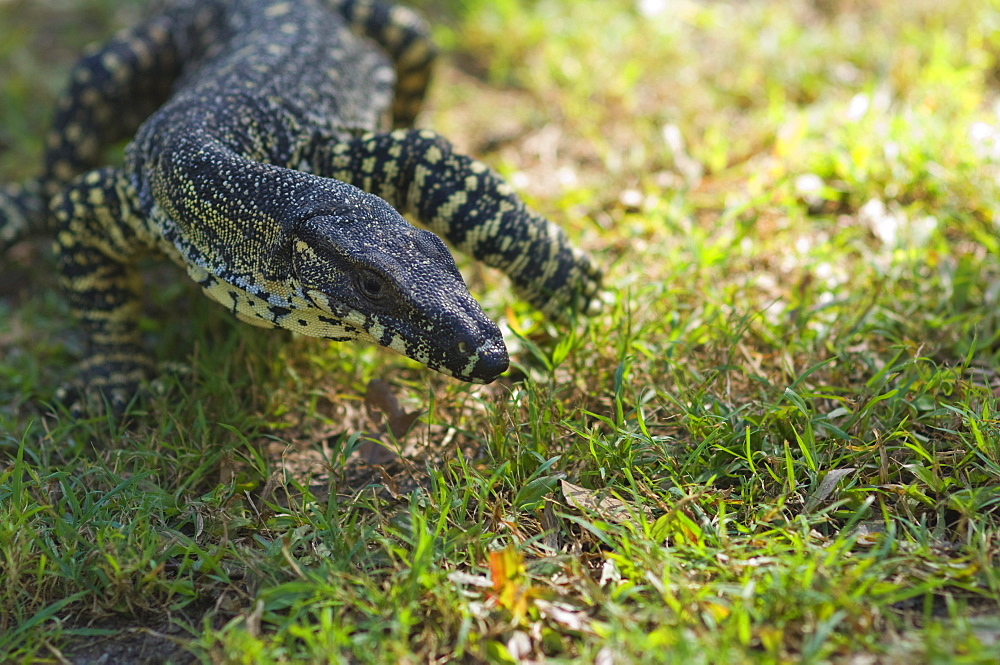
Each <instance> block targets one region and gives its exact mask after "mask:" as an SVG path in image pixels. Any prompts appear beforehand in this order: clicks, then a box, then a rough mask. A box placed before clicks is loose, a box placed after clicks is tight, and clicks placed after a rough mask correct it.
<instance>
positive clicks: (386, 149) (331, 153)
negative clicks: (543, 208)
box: [313, 130, 601, 319]
mask: <svg viewBox="0 0 1000 665" xmlns="http://www.w3.org/2000/svg"><path fill="white" fill-rule="evenodd" d="M313 167H314V168H316V169H317V172H318V173H319V174H321V175H325V176H328V177H331V178H335V179H337V180H343V181H345V182H349V183H350V184H352V185H354V186H356V187H359V188H360V189H363V190H365V191H368V192H370V193H372V194H376V195H377V196H380V197H381V198H383V199H385V200H386V201H388V202H389V203H390V204H392V205H393V206H395V207H396V208H397V209H398V210H400V211H404V212H412V213H414V214H415V215H416V217H417V218H418V219H419V220H420V221H421V223H423V224H425V225H426V226H427V227H428V228H430V229H431V230H432V231H434V232H435V233H438V234H439V235H442V236H444V237H445V238H447V239H448V240H449V241H450V242H451V243H452V244H453V245H454V246H455V247H457V248H458V249H460V250H461V251H463V252H466V253H469V254H471V255H472V256H474V257H475V258H477V259H479V260H481V261H483V262H484V263H486V264H487V265H489V266H492V267H494V268H498V269H500V270H502V271H503V272H505V273H506V274H507V275H508V276H509V277H510V278H511V280H512V281H513V283H514V286H515V288H516V289H517V290H518V292H519V293H520V294H521V295H522V296H523V297H524V299H525V300H527V301H528V302H530V303H531V304H532V305H534V306H535V307H537V308H538V309H540V310H541V311H542V312H544V313H545V314H546V315H548V316H551V317H554V318H557V319H562V318H565V317H566V316H567V315H568V314H569V313H570V312H580V313H584V314H586V313H592V312H593V311H594V310H596V309H597V308H598V306H599V303H598V300H597V294H598V291H599V290H600V281H601V271H600V270H599V269H598V268H597V266H595V265H594V263H593V262H592V261H591V260H590V258H589V257H588V256H587V255H586V254H584V253H583V252H582V251H580V250H579V249H577V248H576V247H573V246H572V245H571V244H570V242H569V239H568V238H567V237H566V234H565V233H564V232H563V230H562V229H561V228H559V227H558V226H556V225H555V224H553V223H552V222H550V221H549V220H547V219H545V218H544V217H542V216H541V215H539V214H538V213H536V212H533V211H532V210H530V209H529V208H528V207H527V206H526V205H525V204H524V202H523V201H521V199H520V198H519V197H518V196H517V195H516V194H515V193H514V192H513V190H512V189H511V187H510V185H508V184H507V183H506V182H505V181H504V180H503V179H502V178H501V177H500V176H499V175H497V174H496V173H495V172H494V171H492V170H491V169H489V168H488V167H487V166H486V165H485V164H483V163H482V162H478V161H476V160H474V159H472V158H470V157H467V156H465V155H461V154H458V153H456V152H455V151H454V150H452V147H451V144H450V143H449V142H448V141H447V140H446V139H444V138H442V137H441V136H440V135H438V134H436V133H434V132H431V131H426V130H396V131H394V132H391V133H384V134H368V135H365V136H361V137H359V138H356V139H352V140H348V141H344V142H342V143H336V144H333V145H321V146H319V148H318V149H317V151H316V155H315V156H314V158H313Z"/></svg>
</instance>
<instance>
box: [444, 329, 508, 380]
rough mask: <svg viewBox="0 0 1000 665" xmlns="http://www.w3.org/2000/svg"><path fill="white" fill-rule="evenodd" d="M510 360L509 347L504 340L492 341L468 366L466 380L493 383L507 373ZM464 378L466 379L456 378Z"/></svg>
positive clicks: (473, 357) (477, 350)
mask: <svg viewBox="0 0 1000 665" xmlns="http://www.w3.org/2000/svg"><path fill="white" fill-rule="evenodd" d="M509 366H510V359H509V358H508V357H507V347H506V346H505V345H504V343H503V341H502V340H490V341H488V342H487V343H486V344H484V345H483V346H481V347H480V348H478V349H476V352H475V354H473V355H472V357H471V358H470V360H469V364H468V365H466V367H467V368H468V372H467V373H466V376H468V377H469V378H468V379H466V380H468V381H471V382H472V383H493V382H494V381H496V380H497V379H498V378H499V377H500V375H501V374H503V373H504V372H506V371H507V367H509ZM456 378H464V377H456Z"/></svg>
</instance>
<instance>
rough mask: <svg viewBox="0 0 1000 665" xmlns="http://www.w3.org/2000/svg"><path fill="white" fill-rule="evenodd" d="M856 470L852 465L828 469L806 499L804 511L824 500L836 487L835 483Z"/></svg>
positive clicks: (808, 510)
mask: <svg viewBox="0 0 1000 665" xmlns="http://www.w3.org/2000/svg"><path fill="white" fill-rule="evenodd" d="M856 470H857V469H855V468H854V467H846V468H843V469H833V470H831V471H828V472H827V474H826V475H825V476H824V477H823V480H822V481H821V482H820V484H819V487H817V488H816V491H815V492H813V493H812V496H810V497H809V500H808V501H806V508H805V511H806V512H810V511H811V510H812V509H813V508H815V507H816V506H818V505H819V504H820V503H822V502H823V501H825V500H826V498H827V497H829V496H830V495H831V494H832V493H833V490H834V489H836V487H837V483H838V482H840V479H841V478H843V477H844V476H847V475H850V474H851V473H853V472H854V471H856Z"/></svg>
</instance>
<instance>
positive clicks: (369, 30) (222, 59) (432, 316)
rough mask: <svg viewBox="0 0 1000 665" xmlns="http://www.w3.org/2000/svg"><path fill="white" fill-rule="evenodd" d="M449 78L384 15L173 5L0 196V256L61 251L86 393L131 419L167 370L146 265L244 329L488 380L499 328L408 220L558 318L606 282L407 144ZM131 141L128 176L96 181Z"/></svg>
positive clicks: (502, 191) (337, 6)
mask: <svg viewBox="0 0 1000 665" xmlns="http://www.w3.org/2000/svg"><path fill="white" fill-rule="evenodd" d="M433 59H434V48H433V46H432V45H431V43H430V41H429V39H428V34H427V29H426V27H425V25H424V23H423V22H422V21H421V20H420V19H419V18H418V17H417V16H416V15H415V14H414V13H412V12H411V11H410V10H408V9H405V8H402V7H399V6H393V5H389V4H383V3H382V2H379V1H377V0H325V1H324V0H174V1H173V2H168V3H167V4H166V6H165V7H164V8H163V10H162V11H161V13H159V14H157V15H156V16H154V17H152V18H150V19H148V20H147V21H146V22H144V23H143V24H141V25H139V26H137V27H135V28H132V29H129V30H126V31H123V32H121V33H120V34H118V35H117V36H115V37H114V38H113V39H111V41H110V42H108V43H107V44H106V45H104V46H103V47H101V48H100V49H98V50H95V51H94V52H92V53H90V54H88V55H86V56H85V57H83V58H82V59H81V60H80V61H79V63H78V64H77V65H76V66H75V68H74V69H73V71H72V74H71V80H70V84H69V86H68V89H67V90H66V92H65V93H64V94H63V95H62V97H61V99H60V101H59V104H58V108H57V111H56V116H55V120H54V123H53V129H52V131H51V133H50V135H49V137H48V141H47V146H46V154H45V165H44V171H43V173H42V175H41V176H40V177H39V178H37V179H36V180H33V181H31V182H28V183H24V184H21V185H8V186H6V187H4V188H2V189H0V248H2V247H3V246H5V245H9V244H10V243H12V242H14V241H16V240H18V239H20V238H21V237H23V236H25V235H27V234H29V233H32V232H42V231H48V232H51V233H53V234H54V236H55V239H56V252H57V261H58V270H59V273H60V275H61V280H62V283H63V285H64V287H65V289H66V292H67V293H68V297H69V299H70V301H71V304H72V308H73V310H74V313H75V314H76V316H77V317H78V319H79V322H80V326H81V329H82V333H83V335H84V336H85V340H86V355H85V357H84V358H83V360H82V362H81V367H80V379H81V382H82V384H83V386H85V389H86V390H87V391H88V393H90V394H93V392H94V391H97V392H98V393H102V394H104V395H105V397H107V398H109V399H111V400H113V401H115V402H117V403H122V402H124V401H127V400H128V399H129V398H130V397H131V395H132V393H133V392H134V391H135V389H136V388H137V386H138V385H139V384H140V383H141V382H142V381H144V380H145V379H147V378H148V377H149V376H150V374H151V372H152V369H153V368H152V361H151V359H150V357H149V356H148V355H147V354H146V353H145V352H144V350H143V348H142V345H141V340H140V335H139V329H138V317H139V309H140V295H141V294H140V281H139V279H138V277H137V268H136V261H137V259H138V258H140V257H141V256H143V255H146V254H150V253H153V254H162V255H166V256H167V257H169V258H170V259H172V260H173V261H174V262H176V263H177V264H179V265H180V266H182V267H183V268H184V269H185V270H186V271H187V273H188V275H189V276H190V278H191V279H193V280H194V281H195V282H197V283H198V284H199V285H200V286H201V288H202V289H203V290H204V292H205V294H206V295H208V297H210V298H212V299H213V300H216V301H218V302H219V303H221V304H222V305H223V306H225V307H226V308H228V309H229V310H231V311H232V313H233V314H235V315H236V316H237V317H238V318H239V319H241V320H243V321H246V322H248V323H252V324H254V325H259V326H264V327H281V328H286V329H288V330H292V331H295V332H298V333H304V334H307V335H313V336H317V337H324V338H328V339H332V340H340V341H343V340H350V339H360V340H368V341H371V342H376V343H378V344H381V345H384V346H387V347H390V348H392V349H395V350H396V351H398V352H400V353H403V354H405V355H407V356H409V357H411V358H413V359H415V360H417V361H419V362H420V363H423V364H424V365H426V366H428V367H430V368H432V369H435V370H438V371H440V372H443V373H445V374H448V375H450V376H453V377H455V378H458V379H462V380H465V381H473V382H482V383H486V382H490V381H493V380H494V379H496V378H497V377H498V376H499V375H500V374H501V373H502V372H503V371H505V370H506V368H507V366H508V357H507V351H506V347H505V346H504V342H503V339H502V337H501V334H500V331H499V329H498V327H497V326H496V324H494V323H493V322H492V321H491V320H490V319H489V318H487V316H486V315H485V314H484V313H483V311H482V309H481V308H480V306H479V305H478V304H477V303H476V301H475V300H474V299H473V298H472V296H471V295H470V294H469V292H468V290H467V288H466V286H465V284H464V282H463V280H462V277H461V275H460V274H459V272H458V270H457V269H456V267H455V263H454V261H453V259H452V257H451V254H449V252H448V250H447V248H446V247H445V245H444V244H443V243H442V242H441V240H440V239H439V238H438V236H437V235H435V234H434V233H431V232H429V231H426V230H418V229H417V228H415V227H413V226H412V225H410V224H409V223H408V222H407V221H405V220H404V218H403V217H402V216H401V215H400V213H399V212H397V210H399V211H402V212H403V213H409V214H412V215H413V216H414V217H415V218H416V219H417V220H419V221H420V222H421V223H422V224H424V225H425V226H427V227H428V228H429V229H430V230H431V231H434V232H435V233H437V234H440V235H442V236H444V237H445V238H447V239H448V240H449V241H450V242H451V243H452V244H453V245H454V246H455V247H457V248H458V249H460V250H462V251H464V252H468V253H470V254H472V255H473V256H475V257H476V258H477V259H480V260H482V261H483V262H485V263H486V264H488V265H490V266H494V267H496V268H499V269H500V270H502V271H504V272H506V273H507V274H508V275H509V276H510V278H511V280H512V282H513V284H514V285H515V287H516V288H517V289H518V291H519V292H520V293H521V295H522V296H523V297H525V298H526V299H527V300H528V301H529V302H531V303H533V304H534V305H535V306H537V307H539V308H540V309H541V310H542V311H544V312H545V313H547V314H550V315H555V316H557V317H558V316H560V315H562V314H565V313H566V312H568V311H572V310H575V311H583V312H586V311H587V310H588V308H591V307H592V306H593V305H594V303H595V295H596V293H597V291H598V285H599V279H600V275H599V272H598V270H597V269H596V268H595V266H594V265H593V264H592V262H591V261H590V260H589V259H588V258H587V257H586V256H585V255H584V254H583V253H582V252H580V251H579V250H577V249H575V248H574V247H572V246H570V244H569V243H568V241H567V239H566V236H565V234H564V233H563V232H562V231H561V230H560V229H559V228H558V227H557V226H555V225H554V224H552V223H551V222H549V221H547V220H545V219H543V218H542V217H540V216H539V215H537V214H536V213H534V212H532V211H530V210H529V209H527V208H526V207H525V205H524V204H523V203H522V202H521V200H520V199H519V198H518V197H517V196H516V195H515V194H514V193H513V192H512V191H511V189H510V187H509V186H508V185H507V184H506V183H505V182H504V181H503V180H501V178H500V177H499V176H498V175H497V174H495V173H494V172H493V171H491V170H490V169H488V168H487V167H486V166H484V165H483V164H482V163H480V162H477V161H475V160H473V159H471V158H469V157H466V156H464V155H460V154H457V153H456V152H455V151H454V150H453V149H452V147H451V145H450V144H449V143H448V142H447V141H446V140H445V139H443V138H442V137H440V136H438V135H437V134H435V133H433V132H430V131H422V130H417V129H412V128H408V127H410V126H411V125H412V122H413V120H414V117H415V115H416V114H417V112H418V110H419V108H420V105H421V102H422V100H423V96H424V92H425V89H426V85H427V81H428V77H429V73H430V66H431V63H432V61H433ZM390 122H391V123H392V124H393V126H394V127H396V129H395V130H393V129H392V128H391V127H390V126H389V123H390ZM133 134H134V137H133V138H132V140H131V142H130V143H129V144H128V145H127V147H126V149H125V157H124V162H123V164H122V166H121V167H118V168H111V167H103V168H101V167H100V164H101V158H102V155H103V152H104V150H105V149H106V148H107V146H108V145H110V144H112V143H114V142H117V141H120V140H122V139H125V138H128V137H129V136H132V135H133Z"/></svg>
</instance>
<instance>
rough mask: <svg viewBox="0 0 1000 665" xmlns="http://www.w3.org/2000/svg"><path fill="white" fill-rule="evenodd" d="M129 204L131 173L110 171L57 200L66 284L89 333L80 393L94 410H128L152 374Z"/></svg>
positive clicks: (90, 176)
mask: <svg viewBox="0 0 1000 665" xmlns="http://www.w3.org/2000/svg"><path fill="white" fill-rule="evenodd" d="M130 199H131V197H130V187H129V185H128V182H127V180H126V179H125V177H124V175H122V173H121V172H120V171H117V170H115V169H110V168H108V169H101V170H97V171H91V172H89V173H86V174H84V175H82V176H80V177H79V178H77V179H76V180H74V181H73V182H71V183H70V184H69V185H68V186H67V187H66V188H65V190H64V191H63V192H61V193H60V194H59V195H57V196H56V197H54V198H53V202H52V213H53V215H54V217H55V219H56V224H57V233H56V253H57V257H58V270H59V274H60V279H61V282H62V285H63V287H64V289H65V291H66V293H67V296H68V298H69V302H70V305H71V306H72V309H73V313H74V315H75V316H76V317H77V319H78V321H79V324H80V331H81V332H82V334H83V336H84V345H85V347H84V348H85V355H84V357H83V359H82V360H81V361H80V364H79V367H78V370H79V376H78V378H77V384H78V385H76V386H74V388H78V389H82V392H83V395H82V397H83V407H84V408H85V409H87V410H93V409H94V408H95V407H99V406H100V400H101V399H102V398H103V399H106V400H107V401H108V403H109V404H110V406H111V408H112V409H113V410H115V411H121V410H123V409H124V407H125V406H126V405H127V404H128V402H129V401H130V400H131V399H132V397H133V396H134V394H135V392H136V390H137V389H138V386H139V384H140V383H141V382H142V381H144V380H145V379H147V378H148V377H149V375H150V373H151V370H152V362H151V360H150V358H149V357H148V356H147V355H146V353H145V352H144V350H143V348H142V344H141V341H140V334H139V325H138V323H139V313H140V300H139V277H138V271H137V269H136V266H135V260H136V258H137V256H138V254H139V253H140V250H141V249H142V243H140V242H139V240H138V237H137V235H136V233H135V230H134V227H133V226H131V225H130V224H129V222H130V221H131V222H134V221H135V219H136V217H135V215H134V214H133V212H132V207H131V205H130V204H129V201H130ZM79 407H80V405H78V404H77V405H74V408H79Z"/></svg>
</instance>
